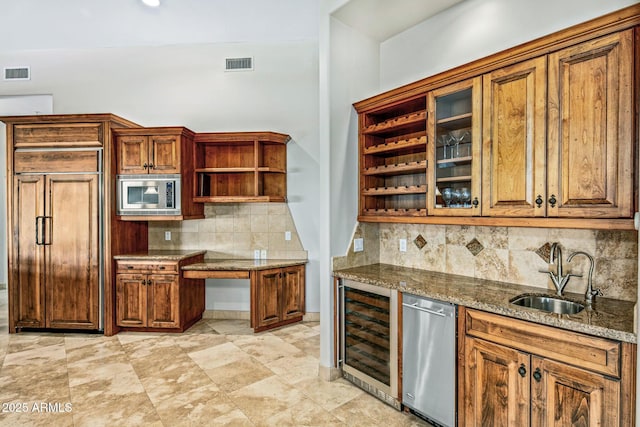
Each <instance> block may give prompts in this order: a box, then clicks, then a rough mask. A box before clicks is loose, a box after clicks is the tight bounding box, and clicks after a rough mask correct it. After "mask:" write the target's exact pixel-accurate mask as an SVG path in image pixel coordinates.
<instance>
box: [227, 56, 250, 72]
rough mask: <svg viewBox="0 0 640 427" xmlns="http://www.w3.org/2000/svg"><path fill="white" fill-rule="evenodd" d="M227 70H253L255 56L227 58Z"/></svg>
mask: <svg viewBox="0 0 640 427" xmlns="http://www.w3.org/2000/svg"><path fill="white" fill-rule="evenodd" d="M225 71H253V58H227V59H226V66H225Z"/></svg>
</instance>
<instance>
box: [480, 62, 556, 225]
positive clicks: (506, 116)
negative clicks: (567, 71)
mask: <svg viewBox="0 0 640 427" xmlns="http://www.w3.org/2000/svg"><path fill="white" fill-rule="evenodd" d="M546 75H547V66H546V57H541V58H535V59H531V60H529V61H524V62H521V63H519V64H516V65H513V66H511V67H506V68H502V69H499V70H496V71H494V72H491V73H488V74H486V75H484V76H483V96H482V102H483V125H482V127H483V142H482V182H483V184H482V215H483V216H520V217H522V216H524V217H532V216H545V214H546V212H545V205H544V203H541V204H540V205H538V204H537V203H536V200H545V199H546V189H545V186H546V182H545V177H546V169H545V163H546V158H545V156H546V152H545V138H546V131H545V123H546V87H547V84H546ZM538 196H540V199H538Z"/></svg>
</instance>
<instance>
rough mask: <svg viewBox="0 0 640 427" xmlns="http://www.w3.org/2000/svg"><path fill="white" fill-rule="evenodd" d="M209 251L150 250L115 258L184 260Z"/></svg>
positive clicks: (115, 256) (115, 257)
mask: <svg viewBox="0 0 640 427" xmlns="http://www.w3.org/2000/svg"><path fill="white" fill-rule="evenodd" d="M206 252H207V251H196V250H192V251H178V250H176V251H172V250H149V251H145V252H135V253H131V254H122V255H114V256H113V259H120V260H122V259H124V260H131V261H182V260H183V259H186V258H189V257H192V256H196V255H203V254H205V253H206Z"/></svg>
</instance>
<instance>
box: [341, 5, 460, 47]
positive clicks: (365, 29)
mask: <svg viewBox="0 0 640 427" xmlns="http://www.w3.org/2000/svg"><path fill="white" fill-rule="evenodd" d="M461 1H463V0H393V1H390V0H350V1H349V2H348V3H347V4H345V5H344V6H342V7H340V8H339V9H338V10H336V11H335V12H334V13H333V14H332V16H333V17H335V18H337V19H339V20H340V21H342V22H344V23H345V24H347V25H349V26H350V27H353V28H355V29H356V30H358V31H360V32H361V33H363V34H366V35H367V36H369V37H371V38H373V39H375V40H377V41H379V42H382V41H385V40H387V39H388V38H390V37H393V36H394V35H396V34H398V33H401V32H402V31H404V30H406V29H408V28H411V27H413V26H414V25H416V24H418V23H420V22H422V21H424V20H425V19H427V18H429V17H431V16H433V15H435V14H437V13H439V12H441V11H443V10H445V9H447V8H449V7H451V6H453V5H454V4H456V3H460V2H461Z"/></svg>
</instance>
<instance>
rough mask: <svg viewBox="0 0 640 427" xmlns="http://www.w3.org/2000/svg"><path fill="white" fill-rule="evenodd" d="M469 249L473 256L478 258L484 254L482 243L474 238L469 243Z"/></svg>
mask: <svg viewBox="0 0 640 427" xmlns="http://www.w3.org/2000/svg"><path fill="white" fill-rule="evenodd" d="M467 249H469V252H471V253H472V254H473V256H476V255H478V254H479V253H480V252H482V250H483V249H484V246H482V243H480V242H479V241H478V239H476V238H475V237H474V238H473V240H471V241H470V242H469V243H467Z"/></svg>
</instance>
